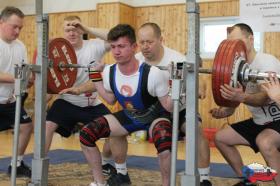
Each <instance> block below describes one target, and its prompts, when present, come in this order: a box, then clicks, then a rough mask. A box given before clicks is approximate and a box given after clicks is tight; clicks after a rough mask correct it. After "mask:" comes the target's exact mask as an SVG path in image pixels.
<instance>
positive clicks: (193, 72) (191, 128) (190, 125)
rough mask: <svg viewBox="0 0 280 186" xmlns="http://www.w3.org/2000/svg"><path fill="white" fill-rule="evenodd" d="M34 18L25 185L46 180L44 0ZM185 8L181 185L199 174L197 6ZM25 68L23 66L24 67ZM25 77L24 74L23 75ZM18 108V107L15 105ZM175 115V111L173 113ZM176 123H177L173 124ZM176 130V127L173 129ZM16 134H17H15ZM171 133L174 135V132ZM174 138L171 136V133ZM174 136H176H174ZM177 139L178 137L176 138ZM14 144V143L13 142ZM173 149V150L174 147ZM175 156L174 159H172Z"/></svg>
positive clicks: (194, 183)
mask: <svg viewBox="0 0 280 186" xmlns="http://www.w3.org/2000/svg"><path fill="white" fill-rule="evenodd" d="M35 4H36V5H35V6H36V22H37V31H38V40H37V52H38V55H37V63H36V65H33V67H32V68H31V70H32V71H34V72H35V73H36V78H35V109H34V110H35V122H34V123H35V125H34V144H35V145H34V155H33V159H32V177H31V182H30V183H29V184H28V186H47V184H48V166H49V159H48V158H47V157H46V154H45V122H46V119H45V118H46V111H45V108H46V101H45V100H46V93H47V68H48V15H47V14H44V13H43V0H36V1H35ZM186 12H187V14H188V25H187V26H188V27H187V28H188V30H189V32H188V54H187V55H186V63H187V65H188V66H189V67H190V68H187V69H184V70H187V71H188V72H187V76H186V82H185V83H186V86H185V87H186V101H187V103H188V104H187V107H186V110H187V112H186V123H187V125H186V131H185V133H186V139H187V142H188V143H186V161H185V172H184V174H183V175H182V176H181V185H189V186H198V185H199V174H198V171H197V154H198V153H197V144H198V142H197V141H198V140H197V133H198V127H197V123H198V120H197V113H198V104H197V103H198V101H197V96H198V66H199V62H200V57H199V7H198V4H197V3H196V1H195V0H186ZM24 69H25V68H24ZM21 78H22V77H18V79H16V83H15V86H16V88H15V89H16V90H17V91H19V92H18V95H21V91H22V88H21V87H22V83H23V82H22V79H21ZM23 79H24V78H23ZM174 83H175V84H174V85H175V86H174V88H173V89H174V90H172V91H174V92H177V93H178V92H180V86H181V85H180V83H179V82H176V81H174ZM177 97H178V94H177V95H176V94H174V96H172V99H173V100H174V105H175V107H177V106H176V105H178V103H177V101H178V100H177ZM20 103H21V98H18V99H17V107H19V105H20ZM16 111H17V112H20V110H18V109H16ZM17 112H16V118H15V137H14V149H13V160H16V155H17V150H16V149H15V144H17V142H18V136H17V135H16V134H18V129H17V127H16V125H17V123H18V125H19V119H18V118H17V117H18V113H17ZM174 116H175V117H174V118H176V117H177V115H176V114H175V115H174ZM176 123H177V124H176ZM174 124H175V125H177V126H175V127H177V128H178V120H177V119H175V123H174ZM176 132H177V131H176ZM16 136H17V137H16ZM173 136H174V135H173ZM172 138H174V137H172ZM176 140H177V138H176ZM173 141H174V140H172V148H173V147H174V145H175V147H174V148H173V149H174V151H175V152H174V153H172V166H171V169H172V172H173V171H174V170H175V177H174V175H173V174H171V185H173V186H175V185H176V165H175V164H176V159H177V143H176V144H175V143H174V142H173ZM176 142H177V141H176ZM16 146H17V145H16ZM175 149H176V150H175ZM174 159H175V161H174ZM15 180H16V174H15V168H14V170H13V171H12V182H11V185H12V186H15V185H16V181H15Z"/></svg>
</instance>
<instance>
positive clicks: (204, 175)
mask: <svg viewBox="0 0 280 186" xmlns="http://www.w3.org/2000/svg"><path fill="white" fill-rule="evenodd" d="M198 172H199V176H200V182H202V181H203V180H209V179H210V178H209V172H210V167H206V168H198Z"/></svg>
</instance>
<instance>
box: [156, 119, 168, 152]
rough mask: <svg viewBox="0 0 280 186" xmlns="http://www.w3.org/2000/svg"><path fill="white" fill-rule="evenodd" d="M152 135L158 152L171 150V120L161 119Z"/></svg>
mask: <svg viewBox="0 0 280 186" xmlns="http://www.w3.org/2000/svg"><path fill="white" fill-rule="evenodd" d="M152 137H153V141H154V144H155V147H156V149H157V151H158V153H161V152H163V151H165V150H170V151H171V142H172V126H171V123H170V122H169V121H165V120H162V121H159V122H158V123H156V124H155V126H154V128H153V130H152Z"/></svg>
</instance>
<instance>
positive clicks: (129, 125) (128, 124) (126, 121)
mask: <svg viewBox="0 0 280 186" xmlns="http://www.w3.org/2000/svg"><path fill="white" fill-rule="evenodd" d="M113 115H114V116H115V117H116V118H117V120H118V121H119V122H120V124H121V125H122V126H123V127H124V128H125V129H126V130H127V131H128V132H129V133H132V132H135V131H138V130H148V129H149V127H150V125H151V123H144V124H139V123H136V121H133V120H132V119H130V118H129V117H128V116H127V115H126V114H125V112H124V111H123V110H121V111H119V112H115V113H113ZM160 118H165V119H168V120H169V121H170V119H171V118H170V113H169V112H163V113H162V114H161V116H160Z"/></svg>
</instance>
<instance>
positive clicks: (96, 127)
mask: <svg viewBox="0 0 280 186" xmlns="http://www.w3.org/2000/svg"><path fill="white" fill-rule="evenodd" d="M110 132H111V131H110V127H109V124H108V122H107V120H106V118H105V117H103V116H102V117H99V118H97V119H95V120H94V121H93V122H90V123H88V124H87V125H86V126H84V127H83V128H82V130H81V131H80V142H81V143H82V144H83V145H85V146H88V147H95V146H96V144H95V142H96V141H97V140H98V139H100V138H106V137H109V136H110Z"/></svg>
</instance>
